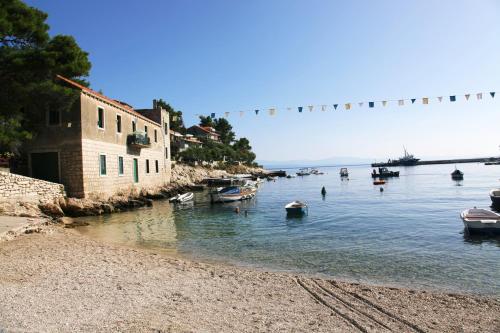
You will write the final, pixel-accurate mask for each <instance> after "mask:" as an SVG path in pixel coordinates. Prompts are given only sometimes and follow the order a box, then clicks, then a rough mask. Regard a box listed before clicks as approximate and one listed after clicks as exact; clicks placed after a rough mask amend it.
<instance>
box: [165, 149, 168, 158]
mask: <svg viewBox="0 0 500 333" xmlns="http://www.w3.org/2000/svg"><path fill="white" fill-rule="evenodd" d="M165 159H167V160H168V147H166V148H165Z"/></svg>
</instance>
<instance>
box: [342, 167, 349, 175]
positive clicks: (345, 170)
mask: <svg viewBox="0 0 500 333" xmlns="http://www.w3.org/2000/svg"><path fill="white" fill-rule="evenodd" d="M340 177H349V171H347V168H341V169H340Z"/></svg>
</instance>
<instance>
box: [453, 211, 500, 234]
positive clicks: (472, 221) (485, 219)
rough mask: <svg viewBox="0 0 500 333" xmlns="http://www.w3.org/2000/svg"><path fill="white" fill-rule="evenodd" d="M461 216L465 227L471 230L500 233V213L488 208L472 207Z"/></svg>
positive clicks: (471, 231) (472, 231)
mask: <svg viewBox="0 0 500 333" xmlns="http://www.w3.org/2000/svg"><path fill="white" fill-rule="evenodd" d="M460 217H461V218H462V221H463V222H464V226H465V229H466V230H467V231H468V232H470V233H474V232H490V233H491V232H493V233H500V214H497V213H495V212H492V211H491V210H487V209H478V208H471V209H467V210H464V211H463V212H462V213H461V214H460Z"/></svg>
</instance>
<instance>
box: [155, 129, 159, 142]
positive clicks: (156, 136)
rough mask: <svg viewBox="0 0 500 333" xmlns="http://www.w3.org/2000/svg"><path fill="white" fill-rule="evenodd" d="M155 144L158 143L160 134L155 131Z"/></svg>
mask: <svg viewBox="0 0 500 333" xmlns="http://www.w3.org/2000/svg"><path fill="white" fill-rule="evenodd" d="M155 142H158V133H157V132H156V130H155Z"/></svg>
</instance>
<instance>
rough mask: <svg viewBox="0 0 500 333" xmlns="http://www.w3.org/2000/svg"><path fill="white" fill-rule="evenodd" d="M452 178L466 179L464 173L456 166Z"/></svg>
mask: <svg viewBox="0 0 500 333" xmlns="http://www.w3.org/2000/svg"><path fill="white" fill-rule="evenodd" d="M451 179H453V180H462V179H464V173H463V172H462V171H460V170H458V169H456V168H455V171H453V172H452V173H451Z"/></svg>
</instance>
